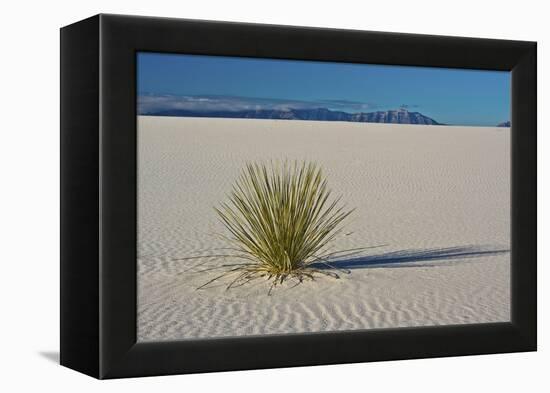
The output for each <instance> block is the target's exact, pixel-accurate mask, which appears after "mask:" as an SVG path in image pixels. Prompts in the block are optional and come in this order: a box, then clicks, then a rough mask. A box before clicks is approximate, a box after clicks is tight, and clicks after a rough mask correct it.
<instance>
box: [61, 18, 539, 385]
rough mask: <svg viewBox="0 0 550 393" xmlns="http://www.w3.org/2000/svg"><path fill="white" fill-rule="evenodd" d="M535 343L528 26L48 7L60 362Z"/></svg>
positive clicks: (211, 362) (126, 368)
mask: <svg viewBox="0 0 550 393" xmlns="http://www.w3.org/2000/svg"><path fill="white" fill-rule="evenodd" d="M534 350H536V44H535V43H534V42H521V41H504V40H489V39H476V38H459V37H439V36H424V35H411V34H397V33H378V32H364V31H351V30H333V29H315V28H302V27H288V26H269V25H256V24H241V23H225V22H208V21H194V20H179V19H168V18H166V19H164V18H147V17H132V16H119V15H98V16H94V17H92V18H89V19H86V20H84V21H81V22H78V23H75V24H73V25H70V26H67V27H64V28H62V29H61V364H62V365H65V366H67V367H70V368H73V369H75V370H78V371H80V372H83V373H85V374H88V375H91V376H94V377H97V378H119V377H132V376H145V375H161V374H178V373H193V372H207V371H222V370H241V369H254V368H269V367H288V366H304V365H320V364H335V363H349V362H366V361H377V360H393V359H412V358H423V357H442V356H458V355H470V354H489V353H503V352H518V351H534Z"/></svg>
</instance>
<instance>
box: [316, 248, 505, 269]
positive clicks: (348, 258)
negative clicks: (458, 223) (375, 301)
mask: <svg viewBox="0 0 550 393" xmlns="http://www.w3.org/2000/svg"><path fill="white" fill-rule="evenodd" d="M509 252H510V250H509V249H503V248H495V247H489V246H459V247H446V248H427V249H408V250H401V251H391V252H386V253H381V254H375V255H358V254H360V253H361V251H359V252H355V253H349V254H347V255H345V256H341V257H339V258H335V259H332V260H331V261H330V266H332V267H334V268H336V269H342V270H353V269H364V268H406V267H419V266H424V267H429V266H438V265H441V263H440V262H441V261H450V260H458V259H472V258H480V257H486V256H495V255H502V254H506V253H509ZM418 262H436V263H418ZM310 266H312V267H315V268H316V269H329V267H328V266H326V265H325V264H322V263H312V264H311V265H310Z"/></svg>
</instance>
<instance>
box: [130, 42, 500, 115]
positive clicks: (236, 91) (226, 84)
mask: <svg viewBox="0 0 550 393" xmlns="http://www.w3.org/2000/svg"><path fill="white" fill-rule="evenodd" d="M137 60H138V68H137V70H138V95H139V96H140V98H141V97H148V101H147V102H148V103H149V104H150V105H160V106H162V105H165V106H166V105H175V103H176V102H177V105H180V107H182V108H193V109H199V110H200V109H201V108H204V109H212V108H214V106H219V107H220V109H227V108H228V107H231V108H234V109H235V110H237V109H239V108H241V107H242V108H249V107H250V106H251V105H253V106H255V107H263V108H264V107H265V108H273V107H278V106H280V105H284V106H291V107H301V106H302V107H326V108H329V109H332V110H342V111H345V112H373V111H377V110H389V109H398V108H399V107H402V106H406V107H408V109H409V110H410V111H417V112H420V113H422V114H424V115H426V116H429V117H432V118H433V119H435V120H436V121H438V122H440V123H446V124H456V125H472V126H473V125H477V126H494V125H496V124H497V123H500V122H503V121H505V120H509V119H510V73H509V72H502V71H480V70H460V69H447V68H429V67H405V66H383V65H382V66H380V65H367V64H349V63H334V62H313V61H295V60H276V59H254V58H242V57H223V56H198V55H181V54H160V53H145V52H140V53H138V58H137ZM208 105H210V106H208ZM216 108H217V107H216Z"/></svg>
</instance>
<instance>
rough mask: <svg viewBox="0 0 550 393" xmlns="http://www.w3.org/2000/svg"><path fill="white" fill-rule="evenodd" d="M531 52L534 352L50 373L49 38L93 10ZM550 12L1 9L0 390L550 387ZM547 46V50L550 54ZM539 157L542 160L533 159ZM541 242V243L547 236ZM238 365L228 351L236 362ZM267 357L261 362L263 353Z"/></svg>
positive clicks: (381, 5)
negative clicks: (475, 41)
mask: <svg viewBox="0 0 550 393" xmlns="http://www.w3.org/2000/svg"><path fill="white" fill-rule="evenodd" d="M100 12H106V13H123V14H136V15H151V16H170V17H183V18H196V19H214V20H229V21H243V22H259V23H276V24H290V25H304V26H322V27H334V28H350V29H363V30H381V31H398V32H410V33H427V34H442V35H456V36H473V37H486V38H504V39H520V40H536V41H538V42H539V90H538V91H539V213H540V214H539V217H540V218H539V237H538V238H539V245H540V247H539V262H540V263H539V352H538V353H526V354H509V355H491V356H475V357H462V358H447V359H429V360H414V361H395V362H383V363H370V364H355V365H339V366H324V367H305V368H293V369H279V370H262V371H247V372H231V373H215V374H203V375H191V376H172V377H161V378H141V379H131V380H116V381H103V382H100V381H96V380H93V379H91V378H89V377H86V376H83V375H80V374H78V373H76V372H74V371H71V370H69V369H65V368H62V367H60V366H58V365H57V364H56V363H55V359H56V358H57V351H58V345H59V339H58V335H59V333H58V329H59V324H58V319H59V306H58V286H59V246H58V244H59V234H58V233H59V208H58V205H59V202H58V201H59V191H58V190H59V174H58V172H59V133H58V132H59V131H58V129H59V31H58V29H59V28H60V27H61V26H63V25H66V24H69V23H72V22H75V21H77V20H79V19H83V18H85V17H88V16H91V15H94V14H96V13H100ZM548 25H549V21H548V12H547V11H546V12H545V7H544V2H543V1H536V0H522V1H514V2H510V1H505V0H499V1H479V0H474V1H472V0H456V1H441V0H433V1H424V0H416V1H410V0H391V1H372V2H368V1H366V0H359V1H351V0H338V1H330V2H329V1H322V0H315V1H309V2H306V1H298V0H273V1H265V2H264V1H261V0H250V1H247V0H225V1H223V0H221V1H215V0H200V1H184V0H180V1H165V0H148V1H142V0H124V1H123V0H120V1H118V0H93V1H65V2H61V1H59V2H57V1H53V0H52V1H34V2H33V1H24V0H19V1H15V2H5V3H3V6H2V16H1V22H0V29H1V34H0V40H1V46H0V48H1V59H0V67H1V70H0V101H1V105H0V109H1V111H2V112H1V116H2V121H1V123H0V135H1V136H0V160H1V164H0V184H1V191H0V199H1V200H0V209H1V210H0V231H1V237H0V244H1V246H0V340H1V345H0V363H1V366H0V373H1V375H2V376H1V377H0V386H1V388H0V390H2V391H5V392H12V391H13V392H15V391H34V390H45V391H49V390H54V389H55V390H57V391H71V392H73V391H74V392H88V391H90V392H91V391H95V390H96V389H102V390H103V391H112V392H115V391H121V389H124V391H150V392H151V391H162V390H161V389H171V390H172V391H174V390H178V391H185V392H194V391H200V392H208V391H223V392H231V391H242V392H258V391H259V390H261V391H262V392H266V393H267V392H281V391H304V392H305V391H308V392H310V391H311V392H335V391H340V392H342V391H348V390H349V391H365V392H394V391H395V392H397V391H407V392H409V391H412V392H415V391H422V392H445V393H452V392H461V393H462V392H478V391H479V392H483V391H485V392H489V391H501V392H502V391H505V392H508V391H518V390H520V389H522V390H523V389H526V391H544V387H546V388H548V387H549V386H550V382H548V379H549V376H548V365H546V367H545V366H544V363H545V362H547V364H550V348H549V345H550V344H549V340H548V335H547V334H546V333H548V329H547V327H548V318H549V313H548V312H543V311H544V310H543V307H544V306H545V305H547V304H548V302H547V301H548V296H549V291H548V289H546V288H544V286H543V282H542V280H543V275H545V274H546V272H547V271H546V269H544V267H543V266H541V265H542V264H543V263H544V262H543V261H546V262H548V260H549V258H550V250H549V247H548V245H547V244H546V245H545V244H543V242H544V240H546V243H548V240H549V239H548V234H549V231H548V225H544V224H543V221H545V222H546V224H548V221H549V208H548V205H547V204H546V205H545V204H543V203H542V201H543V200H544V199H547V200H548V198H549V197H550V192H549V179H548V176H545V174H547V173H548V172H549V169H550V168H549V161H550V159H549V157H548V155H550V148H549V146H548V141H549V137H548V134H545V132H544V123H543V118H542V117H543V112H544V110H545V109H547V108H546V107H545V102H544V98H543V97H542V95H543V94H544V92H545V91H546V92H548V80H549V79H548V78H546V77H545V75H544V70H543V65H547V64H548V63H549V61H548V52H545V49H546V48H545V44H547V43H550V40H549V30H550V29H549V28H548ZM549 45H550V44H549ZM543 152H546V155H545V154H544V153H543ZM545 235H546V236H545ZM235 356H238V354H235ZM266 356H269V355H268V354H266Z"/></svg>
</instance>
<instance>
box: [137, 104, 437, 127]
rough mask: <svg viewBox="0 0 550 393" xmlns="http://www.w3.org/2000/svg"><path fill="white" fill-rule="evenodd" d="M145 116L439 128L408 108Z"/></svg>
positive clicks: (177, 111)
mask: <svg viewBox="0 0 550 393" xmlns="http://www.w3.org/2000/svg"><path fill="white" fill-rule="evenodd" d="M142 114H143V115H145V116H175V117H224V118H232V119H279V120H321V121H349V122H358V123H392V124H424V125H442V124H443V123H438V122H437V121H435V120H434V119H432V118H430V117H428V116H425V115H423V114H422V113H419V112H409V111H408V110H407V109H404V108H401V109H398V110H389V111H376V112H367V113H364V112H360V113H348V112H341V111H333V110H330V109H327V108H313V109H311V108H308V109H252V110H250V109H245V110H238V111H229V110H212V111H193V110H188V109H168V110H159V111H152V112H146V113H142Z"/></svg>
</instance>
